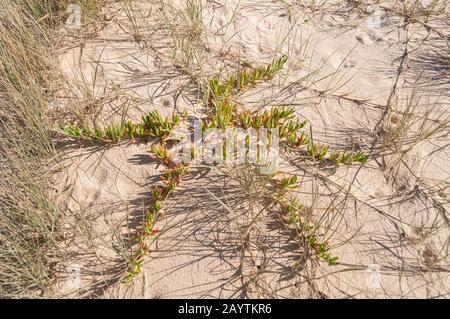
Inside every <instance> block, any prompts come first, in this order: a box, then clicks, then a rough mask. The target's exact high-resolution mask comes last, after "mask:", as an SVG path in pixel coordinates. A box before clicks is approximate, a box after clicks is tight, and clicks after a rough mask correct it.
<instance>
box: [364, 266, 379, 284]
mask: <svg viewBox="0 0 450 319" xmlns="http://www.w3.org/2000/svg"><path fill="white" fill-rule="evenodd" d="M380 269H381V267H380V265H377V264H370V265H368V266H367V269H366V272H367V287H368V288H370V289H380V288H381V273H380Z"/></svg>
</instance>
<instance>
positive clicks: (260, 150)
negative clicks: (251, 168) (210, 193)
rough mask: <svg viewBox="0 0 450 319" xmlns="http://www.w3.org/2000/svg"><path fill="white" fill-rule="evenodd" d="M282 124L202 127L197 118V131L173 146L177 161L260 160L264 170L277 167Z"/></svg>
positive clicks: (258, 161)
mask: <svg viewBox="0 0 450 319" xmlns="http://www.w3.org/2000/svg"><path fill="white" fill-rule="evenodd" d="M279 144H280V137H279V129H278V128H270V129H268V128H260V129H258V130H257V129H254V128H248V129H242V128H228V129H225V130H220V129H217V128H207V129H202V122H201V121H200V120H196V121H195V122H194V132H193V133H192V132H186V133H185V135H184V137H183V139H182V141H181V142H180V143H178V144H176V145H175V146H174V147H173V148H172V149H171V150H170V152H171V154H172V161H173V162H174V163H175V164H179V163H189V162H192V161H194V162H197V163H200V162H202V163H204V164H228V165H231V164H256V165H258V166H259V167H260V172H261V173H262V174H272V173H274V172H276V171H277V168H278V163H279V155H280V148H279Z"/></svg>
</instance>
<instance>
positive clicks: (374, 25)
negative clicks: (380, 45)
mask: <svg viewBox="0 0 450 319" xmlns="http://www.w3.org/2000/svg"><path fill="white" fill-rule="evenodd" d="M366 12H367V13H369V14H370V16H369V18H368V19H367V21H366V23H367V26H368V27H369V28H371V29H379V28H381V27H382V23H383V16H382V12H383V11H382V9H381V8H380V7H379V6H377V5H372V4H369V5H368V6H367V9H366Z"/></svg>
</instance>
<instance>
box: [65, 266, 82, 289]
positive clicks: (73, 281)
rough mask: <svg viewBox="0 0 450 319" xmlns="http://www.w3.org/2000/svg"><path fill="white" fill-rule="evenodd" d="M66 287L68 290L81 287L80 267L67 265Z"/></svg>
mask: <svg viewBox="0 0 450 319" xmlns="http://www.w3.org/2000/svg"><path fill="white" fill-rule="evenodd" d="M67 274H68V278H67V286H68V288H69V289H78V288H80V286H81V267H80V265H69V266H68V267H67Z"/></svg>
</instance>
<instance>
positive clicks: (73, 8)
mask: <svg viewBox="0 0 450 319" xmlns="http://www.w3.org/2000/svg"><path fill="white" fill-rule="evenodd" d="M67 13H69V14H70V15H69V17H68V18H67V20H66V27H68V28H70V29H80V28H81V7H80V5H78V4H70V5H69V6H68V7H67Z"/></svg>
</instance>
